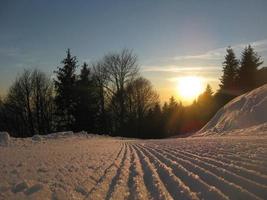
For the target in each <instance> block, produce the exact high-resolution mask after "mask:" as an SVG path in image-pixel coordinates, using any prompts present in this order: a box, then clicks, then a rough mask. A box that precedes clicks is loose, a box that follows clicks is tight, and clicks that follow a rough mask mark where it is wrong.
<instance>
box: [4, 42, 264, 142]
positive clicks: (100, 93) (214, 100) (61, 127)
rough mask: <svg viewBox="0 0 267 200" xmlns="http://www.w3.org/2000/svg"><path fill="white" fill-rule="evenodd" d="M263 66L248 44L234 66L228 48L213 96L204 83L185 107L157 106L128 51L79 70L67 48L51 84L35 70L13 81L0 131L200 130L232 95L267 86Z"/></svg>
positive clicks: (155, 133)
mask: <svg viewBox="0 0 267 200" xmlns="http://www.w3.org/2000/svg"><path fill="white" fill-rule="evenodd" d="M262 63H263V61H262V60H261V58H260V56H258V54H257V53H256V52H255V50H254V49H253V48H252V47H251V46H250V45H249V46H247V47H245V49H244V50H243V52H242V54H241V59H240V60H238V59H237V58H236V55H235V53H234V51H233V49H232V48H231V47H229V48H227V50H226V56H225V60H224V62H223V75H222V77H221V79H220V88H219V90H218V91H217V92H216V93H214V92H213V91H212V89H211V87H210V85H207V87H206V90H205V91H204V92H203V93H202V94H201V95H200V96H199V97H198V98H197V99H196V100H195V101H194V102H193V103H192V104H191V105H190V106H184V105H182V103H181V102H180V101H177V100H176V99H175V98H174V97H171V98H170V99H169V101H168V102H165V103H164V104H161V103H160V101H159V95H158V93H157V92H156V90H155V89H154V88H153V86H152V84H151V82H150V81H149V80H147V79H146V78H144V77H142V76H140V73H139V65H138V62H137V56H136V55H135V54H134V53H133V52H132V51H131V50H128V49H123V50H122V51H120V52H112V53H109V54H107V55H105V56H103V57H102V58H101V59H100V60H98V61H97V62H94V63H90V65H89V64H88V63H83V64H82V65H81V66H79V64H78V59H77V58H76V57H75V56H73V55H72V54H71V52H70V50H69V49H68V50H67V52H66V57H65V58H64V59H63V60H62V62H61V66H59V67H57V69H56V70H55V71H54V74H55V76H56V78H54V79H53V80H51V79H50V78H49V77H48V76H47V75H46V74H45V73H43V72H41V71H40V70H37V69H34V70H25V71H24V72H23V73H22V74H21V75H20V76H18V78H17V79H16V80H15V82H14V83H13V84H12V86H11V87H10V89H9V91H8V93H7V95H6V96H5V97H4V98H2V99H0V130H5V131H8V132H9V133H10V134H11V135H12V136H15V137H30V136H33V135H35V134H40V135H44V134H48V133H51V132H55V131H68V130H73V131H82V130H83V131H87V132H91V133H98V134H108V135H112V136H125V137H137V138H163V137H170V136H174V135H179V134H180V135H183V134H185V133H188V132H193V131H196V130H198V129H199V128H201V127H202V126H203V125H204V124H205V123H207V122H208V121H209V120H210V119H211V117H212V116H213V115H214V113H215V112H216V111H217V110H218V109H219V108H221V107H222V106H223V105H224V104H226V103H227V102H228V101H230V100H231V99H233V98H234V97H236V96H238V95H240V94H243V93H245V92H247V91H249V90H252V89H254V88H256V87H258V86H260V85H262V84H265V83H267V68H261V69H259V66H260V65H261V64H262Z"/></svg>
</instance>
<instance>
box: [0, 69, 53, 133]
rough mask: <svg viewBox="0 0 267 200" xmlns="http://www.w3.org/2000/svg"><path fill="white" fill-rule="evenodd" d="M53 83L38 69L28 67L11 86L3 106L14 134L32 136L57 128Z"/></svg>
mask: <svg viewBox="0 0 267 200" xmlns="http://www.w3.org/2000/svg"><path fill="white" fill-rule="evenodd" d="M52 89H53V88H52V84H51V82H50V80H49V78H47V77H46V75H45V74H44V73H42V72H40V71H38V70H34V71H31V70H25V71H24V72H23V74H22V75H21V76H19V77H18V78H17V79H16V81H15V82H14V83H13V85H12V86H11V87H10V89H9V91H8V94H7V97H6V98H5V100H4V103H3V107H2V114H1V117H2V120H3V121H5V127H3V128H1V129H5V130H7V131H9V132H10V133H11V135H13V136H19V137H28V136H32V135H34V134H47V133H49V132H50V131H52V130H53V112H54V107H53V96H52Z"/></svg>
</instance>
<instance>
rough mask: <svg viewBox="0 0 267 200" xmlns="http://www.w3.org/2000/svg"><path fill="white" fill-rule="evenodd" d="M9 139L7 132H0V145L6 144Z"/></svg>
mask: <svg viewBox="0 0 267 200" xmlns="http://www.w3.org/2000/svg"><path fill="white" fill-rule="evenodd" d="M9 141H10V136H9V134H8V132H0V146H8V145H9Z"/></svg>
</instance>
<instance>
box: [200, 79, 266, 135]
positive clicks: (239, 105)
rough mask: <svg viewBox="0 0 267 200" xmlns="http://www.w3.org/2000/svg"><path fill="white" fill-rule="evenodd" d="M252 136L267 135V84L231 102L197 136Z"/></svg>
mask: <svg viewBox="0 0 267 200" xmlns="http://www.w3.org/2000/svg"><path fill="white" fill-rule="evenodd" d="M251 134H254V135H255V134H260V135H267V84H265V85H263V86H261V87H259V88H257V89H255V90H252V91H251V92H248V93H246V94H244V95H241V96H239V97H237V98H235V99H233V100H232V101H230V102H229V103H228V104H226V105H225V106H224V107H223V108H221V109H220V110H219V111H218V112H217V113H216V114H215V116H214V117H213V118H212V119H211V120H210V122H208V123H207V124H206V125H205V126H204V127H203V128H202V129H201V130H200V131H199V132H198V133H197V134H196V135H198V136H199V135H201V136H203V135H251Z"/></svg>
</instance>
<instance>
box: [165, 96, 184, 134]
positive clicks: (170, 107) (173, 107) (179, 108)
mask: <svg viewBox="0 0 267 200" xmlns="http://www.w3.org/2000/svg"><path fill="white" fill-rule="evenodd" d="M162 113H163V114H162V115H163V121H164V136H165V137H167V136H173V135H178V134H179V133H180V126H181V122H182V113H183V105H182V103H181V102H179V103H178V102H177V101H176V100H175V98H174V97H173V96H172V97H171V98H170V99H169V102H168V103H165V104H164V106H163V108H162Z"/></svg>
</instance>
